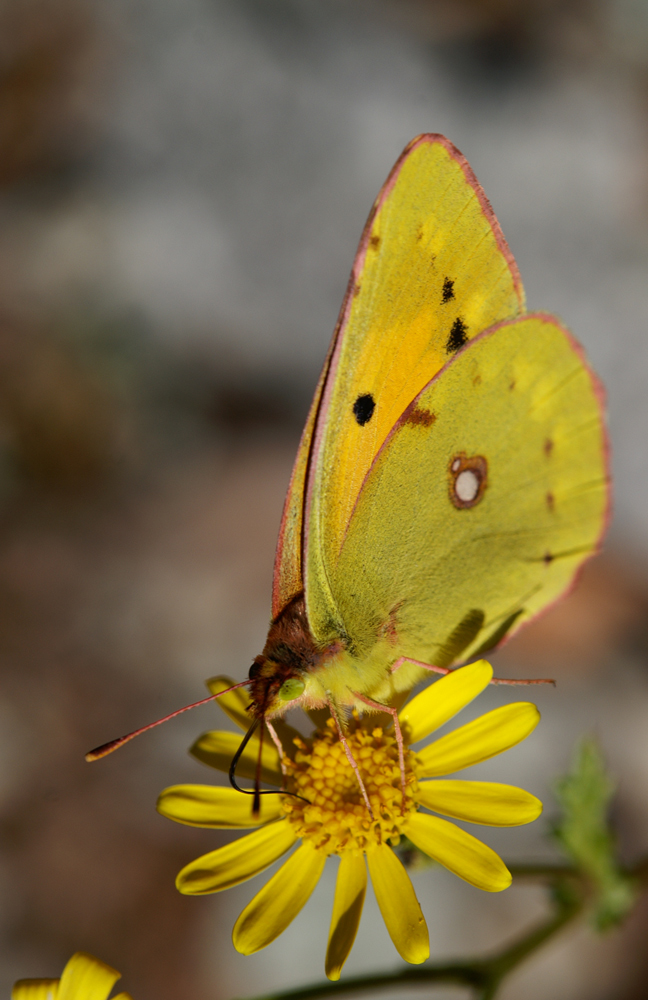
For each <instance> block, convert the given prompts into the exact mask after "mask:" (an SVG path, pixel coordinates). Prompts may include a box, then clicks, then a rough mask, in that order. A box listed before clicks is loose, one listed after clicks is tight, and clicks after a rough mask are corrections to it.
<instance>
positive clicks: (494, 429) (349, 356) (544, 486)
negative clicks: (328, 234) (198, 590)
mask: <svg viewBox="0 0 648 1000" xmlns="http://www.w3.org/2000/svg"><path fill="white" fill-rule="evenodd" d="M603 409H604V395H603V390H602V387H601V385H600V383H599V382H598V380H597V379H596V377H595V376H594V374H593V373H592V371H591V370H590V368H589V367H588V365H587V362H586V360H585V357H584V354H583V351H582V349H581V348H580V346H579V345H578V344H577V342H576V341H575V340H574V338H573V337H572V336H571V334H570V333H568V332H567V330H565V329H564V327H563V326H562V325H561V324H560V323H559V321H558V320H557V319H555V318H553V317H552V316H550V315H547V314H545V313H527V312H525V297H524V291H523V287H522V282H521V279H520V275H519V272H518V269H517V266H516V263H515V260H514V258H513V256H512V254H511V251H510V250H509V248H508V245H507V243H506V241H505V239H504V236H503V234H502V231H501V229H500V226H499V224H498V222H497V219H496V218H495V215H494V213H493V211H492V209H491V206H490V204H489V202H488V200H487V199H486V196H485V195H484V192H483V190H482V188H481V187H480V186H479V184H478V182H477V180H476V178H475V175H474V174H473V172H472V170H471V168H470V166H469V165H468V163H467V161H466V159H465V158H464V157H463V156H462V154H461V153H460V152H459V151H458V150H457V149H456V148H455V146H453V145H452V143H451V142H449V141H448V140H447V139H446V138H444V137H443V136H441V135H434V134H425V135H420V136H418V137H417V138H415V139H414V140H412V142H410V143H409V145H408V146H407V147H406V149H405V150H404V151H403V153H402V155H401V156H400V157H399V159H398V161H397V162H396V164H395V166H394V168H393V169H392V171H391V173H390V175H389V177H388V178H387V181H386V182H385V184H384V186H383V188H382V190H381V191H380V193H379V195H378V198H377V199H376V201H375V203H374V205H373V208H372V210H371V213H370V215H369V219H368V221H367V224H366V226H365V229H364V232H363V234H362V237H361V240H360V245H359V247H358V251H357V254H356V257H355V261H354V264H353V268H352V272H351V277H350V280H349V284H348V287H347V291H346V295H345V298H344V302H343V304H342V309H341V312H340V317H339V320H338V323H337V326H336V329H335V332H334V335H333V340H332V343H331V347H330V349H329V352H328V355H327V358H326V361H325V363H324V368H323V371H322V374H321V377H320V379H319V383H318V385H317V388H316V391H315V397H314V399H313V403H312V406H311V409H310V413H309V415H308V419H307V421H306V426H305V428H304V431H303V434H302V438H301V442H300V444H299V449H298V452H297V458H296V461H295V465H294V469H293V473H292V478H291V480H290V485H289V488H288V494H287V497H286V501H285V506H284V511H283V517H282V521H281V527H280V531H279V541H278V545H277V553H276V560H275V568H274V580H273V589H272V619H271V624H270V629H269V633H268V638H267V642H266V644H265V647H264V649H263V652H262V653H261V655H259V656H257V657H256V659H255V661H254V663H253V666H252V668H251V669H250V674H249V678H248V680H247V681H244V682H242V685H244V686H248V687H249V693H250V697H251V713H252V717H253V720H254V721H253V724H252V726H251V728H250V730H249V731H248V735H247V737H246V739H245V741H244V742H247V740H248V739H249V738H250V737H251V735H252V732H253V730H254V728H255V726H258V725H260V726H261V738H262V733H263V728H264V726H265V727H267V728H268V729H269V731H270V733H271V735H273V730H272V719H273V718H276V717H277V716H281V715H282V714H283V713H284V712H285V710H286V709H287V708H289V707H290V708H292V707H295V706H297V705H299V706H301V707H303V708H305V709H307V710H314V709H320V708H325V709H327V710H328V711H329V712H330V713H331V715H332V716H333V718H334V719H335V720H336V722H337V725H338V728H339V731H340V737H341V738H342V739H344V730H345V719H346V717H347V716H348V713H349V711H350V710H352V709H356V710H358V711H360V712H367V711H378V710H381V709H382V710H386V711H390V712H391V713H392V715H394V720H395V724H396V716H395V708H394V705H395V704H397V703H398V700H399V698H401V700H402V696H403V694H404V692H407V691H409V690H410V689H411V688H412V686H413V685H414V684H415V683H417V682H418V681H420V680H421V679H422V678H423V677H424V676H426V674H427V672H428V671H429V670H436V671H441V672H446V671H447V670H448V669H450V668H452V667H453V666H454V665H455V664H458V663H460V662H464V661H466V660H468V659H470V658H474V657H479V656H481V655H482V654H483V653H485V652H486V651H487V650H490V649H493V648H494V647H496V646H497V645H499V644H500V643H501V642H503V641H504V640H505V639H508V638H509V637H510V636H511V635H513V634H514V632H516V631H517V629H519V628H520V627H521V626H522V625H523V624H524V623H526V622H528V621H529V620H530V619H531V618H533V617H534V616H535V615H537V614H538V613H539V612H540V611H542V610H543V609H545V608H547V607H548V606H549V605H550V604H551V603H552V602H554V601H556V600H557V599H558V598H560V597H561V596H562V595H563V594H564V593H565V592H566V591H567V590H568V588H569V587H570V585H571V584H572V583H573V581H574V578H575V575H576V573H577V571H578V570H579V568H580V567H581V566H582V565H583V563H584V561H585V560H586V559H587V558H588V557H589V556H591V555H592V554H593V553H594V552H596V550H597V549H598V547H599V545H600V543H601V539H602V536H603V534H604V531H605V528H606V525H607V521H608V514H609V476H608V445H607V437H606V430H605V425H604V419H603ZM237 686H241V685H237ZM220 693H224V691H221V692H220ZM147 728H148V727H147ZM273 738H274V737H273ZM114 742H115V743H117V742H120V741H114ZM108 746H112V745H106V747H108ZM102 750H104V748H99V751H96V752H95V753H96V754H97V755H101V753H100V751H102ZM242 750H243V746H241V748H240V752H242ZM240 752H239V754H237V755H236V758H235V760H234V762H233V766H232V770H231V772H230V777H231V778H232V781H233V782H234V768H235V766H236V760H237V759H238V757H239V755H240ZM89 756H90V755H89ZM93 759H94V758H93ZM257 799H258V782H257Z"/></svg>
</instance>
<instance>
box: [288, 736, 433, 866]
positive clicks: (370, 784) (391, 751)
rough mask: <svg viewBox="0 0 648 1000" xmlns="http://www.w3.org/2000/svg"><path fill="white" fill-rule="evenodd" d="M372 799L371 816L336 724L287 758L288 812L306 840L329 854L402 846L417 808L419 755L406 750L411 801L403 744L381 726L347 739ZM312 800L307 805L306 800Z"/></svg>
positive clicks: (298, 744) (300, 742) (302, 742)
mask: <svg viewBox="0 0 648 1000" xmlns="http://www.w3.org/2000/svg"><path fill="white" fill-rule="evenodd" d="M347 742H348V745H349V749H350V750H351V753H352V755H353V758H354V760H355V761H356V763H357V765H358V768H359V770H360V774H361V776H362V780H363V782H364V785H365V788H366V790H367V795H368V796H369V801H370V803H371V808H372V811H373V818H372V817H371V816H370V815H369V812H368V810H367V807H366V805H365V802H364V800H363V797H362V791H361V789H360V787H359V785H358V780H357V778H356V775H355V773H354V771H353V768H352V767H351V764H350V763H349V760H348V758H347V755H346V752H345V749H344V746H343V744H342V743H341V742H340V739H339V736H338V733H337V729H336V726H335V722H334V720H333V719H329V720H328V721H327V724H326V729H325V730H324V731H323V732H318V733H316V735H315V737H314V739H313V741H312V745H310V746H309V745H307V744H306V742H305V741H304V740H301V739H296V740H295V744H296V745H297V753H296V755H295V759H294V760H285V761H284V763H285V767H286V772H287V773H286V790H287V791H290V792H295V793H296V794H297V795H299V796H301V797H302V798H294V797H292V796H284V798H283V800H282V802H283V811H284V813H285V815H286V817H287V818H288V820H289V821H290V823H291V824H292V825H293V826H294V827H295V832H296V833H297V835H298V836H299V837H301V838H302V839H303V840H304V841H309V842H310V843H311V844H312V845H313V846H314V847H316V848H318V849H319V850H322V851H324V852H325V853H326V854H340V853H341V852H342V851H346V850H364V849H366V848H367V847H369V846H371V845H372V844H381V843H385V842H386V841H389V842H390V843H391V844H392V845H396V844H397V843H398V840H399V837H400V834H401V831H402V828H403V826H404V824H405V822H406V818H407V816H408V815H409V814H410V813H411V812H412V810H414V809H416V803H415V801H414V798H415V795H416V792H417V790H418V781H417V771H418V762H417V758H416V755H415V754H414V753H413V752H412V751H411V750H406V751H405V783H406V784H405V798H404V799H403V791H402V787H401V773H400V768H399V764H398V745H397V743H396V740H395V738H394V737H393V736H390V735H389V734H386V733H385V732H384V731H383V729H382V728H381V727H380V726H376V727H375V728H373V729H372V730H371V731H369V730H367V729H364V728H361V727H358V728H356V729H355V731H354V732H351V733H349V734H348V736H347ZM304 799H305V800H307V801H303V800H304Z"/></svg>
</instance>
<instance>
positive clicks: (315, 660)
mask: <svg viewBox="0 0 648 1000" xmlns="http://www.w3.org/2000/svg"><path fill="white" fill-rule="evenodd" d="M332 652H333V650H331V649H330V648H326V649H319V648H318V646H317V645H316V643H315V640H314V639H313V636H312V635H311V631H310V628H309V626H308V618H307V615H306V604H305V602H304V595H303V593H302V594H298V595H297V597H294V598H293V599H292V601H291V602H290V604H287V605H286V607H285V608H284V609H283V611H282V612H281V614H280V615H279V616H278V617H277V618H276V619H275V620H274V621H273V622H272V624H271V626H270V631H269V632H268V638H267V640H266V644H265V646H264V649H263V653H261V655H260V656H257V657H255V659H254V663H253V664H252V666H251V667H250V673H249V677H250V681H251V684H250V688H249V691H250V697H251V699H252V709H251V710H252V714H253V716H254V718H256V719H260V718H263V717H264V716H265V715H267V714H268V713H272V712H273V709H274V710H276V705H275V702H276V699H277V695H278V693H279V690H280V688H281V687H282V685H283V684H284V683H285V682H286V681H287V680H291V679H293V678H295V679H300V680H301V679H303V678H304V676H305V675H306V674H308V673H310V672H311V671H313V670H315V669H316V668H317V667H318V666H319V665H320V664H321V663H322V662H323V661H324V660H325V659H327V657H328V656H330V655H331V653H332Z"/></svg>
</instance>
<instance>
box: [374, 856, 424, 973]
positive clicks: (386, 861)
mask: <svg viewBox="0 0 648 1000" xmlns="http://www.w3.org/2000/svg"><path fill="white" fill-rule="evenodd" d="M367 863H368V865H369V874H370V875H371V881H372V883H373V887H374V891H375V893H376V899H377V900H378V906H379V907H380V912H381V913H382V915H383V920H384V921H385V924H386V925H387V930H388V931H389V936H390V938H391V939H392V941H393V942H394V944H395V946H396V950H397V951H398V953H399V955H401V957H402V958H404V959H405V961H406V962H411V963H412V964H413V965H419V964H420V963H421V962H425V960H426V959H427V958H429V957H430V939H429V937H428V929H427V924H426V923H425V918H424V916H423V914H422V912H421V907H420V906H419V901H418V899H417V898H416V894H415V892H414V887H413V885H412V883H411V882H410V878H409V875H408V874H407V872H406V871H405V869H404V868H403V866H402V864H401V863H400V861H399V860H398V858H397V857H396V855H395V854H394V852H393V851H392V849H391V847H388V846H387V845H386V844H379V845H376V847H372V848H371V849H370V850H368V851H367Z"/></svg>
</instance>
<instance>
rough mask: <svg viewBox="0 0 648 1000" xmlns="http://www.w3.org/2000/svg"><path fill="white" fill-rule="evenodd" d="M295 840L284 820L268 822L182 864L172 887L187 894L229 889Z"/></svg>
mask: <svg viewBox="0 0 648 1000" xmlns="http://www.w3.org/2000/svg"><path fill="white" fill-rule="evenodd" d="M296 840H297V836H296V834H295V832H294V831H293V828H292V826H291V825H290V823H289V822H288V821H287V820H280V821H279V822H278V823H270V824H269V825H268V826H263V827H261V829H260V830H255V832H254V833H248V835H247V836H246V837H241V838H240V839H239V840H234V841H232V843H231V844H226V845H225V847H219V848H218V850H216V851H210V852H209V854H203V856H202V857H201V858H196V860H195V861H192V862H191V864H188V865H185V867H184V868H183V869H182V871H181V872H180V873H179V874H178V877H177V878H176V886H177V888H178V889H179V890H180V892H183V893H185V895H187V896H202V895H204V893H207V892H220V891H221V889H230V888H231V887H232V886H233V885H238V884H239V882H246V881H247V879H249V878H253V877H254V875H258V874H259V872H262V871H263V870H264V869H265V868H267V867H268V866H269V865H271V864H272V863H273V862H274V861H276V860H277V858H280V857H281V855H282V854H285V853H286V851H287V850H289V848H291V847H292V845H293V844H294V843H295V841H296Z"/></svg>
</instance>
